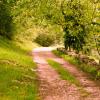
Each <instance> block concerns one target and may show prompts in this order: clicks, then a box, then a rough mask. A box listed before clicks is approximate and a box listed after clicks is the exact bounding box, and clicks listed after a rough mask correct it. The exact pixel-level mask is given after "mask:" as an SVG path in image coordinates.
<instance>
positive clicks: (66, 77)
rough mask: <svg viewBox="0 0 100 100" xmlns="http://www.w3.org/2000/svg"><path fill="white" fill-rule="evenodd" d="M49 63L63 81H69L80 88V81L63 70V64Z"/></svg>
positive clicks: (50, 61)
mask: <svg viewBox="0 0 100 100" xmlns="http://www.w3.org/2000/svg"><path fill="white" fill-rule="evenodd" d="M48 63H49V64H50V65H51V66H52V67H53V68H54V69H55V70H56V71H57V72H58V73H59V75H60V77H61V78H62V79H63V80H68V81H69V82H70V83H73V84H75V85H77V86H80V83H79V82H78V80H77V79H76V78H75V77H74V76H73V75H72V74H71V73H70V72H69V71H68V70H67V69H65V68H63V67H62V65H61V64H59V63H58V62H55V61H53V60H48Z"/></svg>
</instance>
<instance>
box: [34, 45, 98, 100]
mask: <svg viewBox="0 0 100 100" xmlns="http://www.w3.org/2000/svg"><path fill="white" fill-rule="evenodd" d="M54 49H56V48H51V47H49V48H46V47H45V48H37V49H35V50H34V51H33V55H34V62H36V63H37V66H38V68H37V73H38V76H39V82H40V86H39V93H40V97H41V99H42V100H100V87H98V86H96V85H95V83H94V82H93V81H91V80H89V79H88V77H87V76H86V74H84V73H83V72H80V71H79V70H77V69H76V67H75V66H73V65H71V64H69V63H68V62H66V61H64V60H63V59H62V58H59V57H56V56H55V55H54V54H53V53H52V52H51V50H54ZM47 59H52V60H54V61H57V62H59V63H60V64H62V65H63V67H64V68H65V69H67V70H69V72H70V73H71V74H73V75H74V76H75V77H76V78H77V79H78V80H79V81H80V83H81V84H82V86H83V87H84V89H85V90H86V91H87V92H89V93H91V95H89V96H88V97H84V96H83V94H82V93H80V91H79V89H78V88H77V87H76V86H75V85H73V84H70V83H69V82H68V81H65V80H62V79H61V78H60V76H59V74H58V73H57V72H56V71H55V70H54V69H53V68H52V67H51V66H49V65H48V63H47V61H46V60H47Z"/></svg>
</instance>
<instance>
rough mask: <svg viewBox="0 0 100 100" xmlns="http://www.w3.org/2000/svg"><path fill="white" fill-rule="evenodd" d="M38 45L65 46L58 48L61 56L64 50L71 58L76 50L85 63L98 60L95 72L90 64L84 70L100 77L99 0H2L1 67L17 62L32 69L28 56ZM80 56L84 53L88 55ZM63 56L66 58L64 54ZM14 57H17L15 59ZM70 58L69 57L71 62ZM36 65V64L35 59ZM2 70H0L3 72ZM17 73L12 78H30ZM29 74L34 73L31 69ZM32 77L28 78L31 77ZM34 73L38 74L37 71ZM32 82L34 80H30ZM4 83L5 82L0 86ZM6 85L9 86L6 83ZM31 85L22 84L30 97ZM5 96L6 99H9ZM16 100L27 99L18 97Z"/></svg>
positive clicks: (0, 26) (0, 27)
mask: <svg viewBox="0 0 100 100" xmlns="http://www.w3.org/2000/svg"><path fill="white" fill-rule="evenodd" d="M39 46H42V47H49V46H62V47H64V48H58V52H57V51H55V54H57V55H58V56H60V57H62V55H63V53H64V55H65V54H68V55H71V57H72V58H70V59H71V60H73V59H74V58H73V55H72V54H70V52H71V53H73V52H74V53H75V56H74V57H75V59H74V60H75V62H78V63H79V64H80V63H81V61H82V63H84V62H85V63H86V64H88V63H94V62H95V63H96V64H92V66H94V67H95V68H96V70H95V71H94V72H92V71H90V70H89V71H90V72H89V71H87V70H88V67H85V68H86V69H87V70H86V69H85V68H83V69H82V70H86V71H87V72H88V73H90V74H91V75H92V74H93V76H94V77H95V79H96V78H97V79H98V78H100V0H0V66H1V67H0V69H1V70H3V71H4V72H5V70H6V67H5V68H4V69H2V66H17V67H18V68H19V69H20V70H21V71H22V73H23V74H26V73H28V72H29V73H31V72H30V71H29V70H30V68H31V67H29V66H32V64H33V63H32V61H31V60H30V58H29V60H28V56H29V55H32V54H30V53H29V52H30V51H32V49H33V48H34V47H39ZM27 52H28V55H27ZM19 55H21V56H19ZM64 55H63V56H64ZM22 56H23V57H22ZM76 56H77V57H76ZM81 56H85V59H83V58H82V57H81ZM63 58H64V59H67V57H65V56H64V57H63ZM88 58H89V59H88ZM14 59H16V60H15V61H13V60H14ZM70 59H69V58H68V59H67V60H69V62H71V61H70ZM80 60H81V61H80ZM87 60H88V61H87ZM49 62H50V61H49ZM51 62H52V61H51ZM79 64H78V65H77V64H76V65H77V66H79ZM51 65H52V64H51ZM90 65H91V64H90ZM20 66H22V67H23V66H24V67H25V68H26V67H27V66H28V68H29V69H28V68H26V70H25V72H23V69H24V67H23V68H22V69H21V68H20ZM33 66H34V68H35V66H36V65H35V63H34V64H33ZM58 66H59V65H58ZM82 66H83V65H82ZM82 66H81V67H82ZM86 66H87V65H86ZM94 67H93V68H94ZM8 69H9V68H8ZM11 69H12V67H11ZM19 69H14V70H15V73H17V72H16V71H18V73H20V72H21V71H19ZM90 69H91V68H90ZM91 70H92V69H91ZM3 71H0V72H1V73H2V74H3ZM18 73H17V76H16V75H15V76H14V77H13V76H12V75H11V77H12V79H13V78H15V77H17V78H18V79H19V80H24V79H25V78H27V76H25V75H24V76H23V75H22V74H21V73H20V74H19V76H18ZM13 74H14V73H13ZM34 74H35V73H34ZM9 75H10V74H9V73H8V76H9ZM29 75H30V77H31V76H32V73H31V74H29ZM8 76H5V77H8ZM0 77H1V78H3V76H0ZM30 77H29V80H32V79H31V78H30ZM33 77H35V78H36V76H35V75H33ZM20 78H21V79H20ZM15 79H16V78H15ZM5 81H6V79H5ZM24 81H25V82H26V80H24ZM26 83H28V82H26ZM33 83H34V81H32V82H30V84H33ZM28 84H29V83H28ZM3 85H4V83H2V85H1V86H3ZM29 86H30V87H31V85H29ZM5 87H6V88H7V84H6V85H5ZM30 87H27V86H26V87H25V88H24V86H23V87H22V90H26V89H27V88H28V89H29V90H30V95H29V98H31V96H32V94H33V92H34V91H32V90H31V89H30ZM33 87H34V86H32V88H33ZM2 90H3V89H0V92H1V91H2ZM6 91H7V90H6ZM11 91H12V90H11ZM4 93H5V92H4ZM11 93H13V92H11ZM18 93H19V92H18ZM36 93H37V89H36V91H35V94H36ZM15 94H16V93H15ZM15 94H14V97H15ZM0 98H1V94H0ZM5 98H6V97H4V99H3V100H8V99H5ZM22 98H24V97H22ZM32 98H33V96H32ZM9 100H13V99H9ZM16 100H24V99H21V98H20V97H19V98H18V99H16ZM25 100H26V99H25ZM27 100H33V99H27ZM34 100H35V98H34ZM36 100H37V99H36Z"/></svg>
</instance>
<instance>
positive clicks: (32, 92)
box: [0, 37, 38, 100]
mask: <svg viewBox="0 0 100 100" xmlns="http://www.w3.org/2000/svg"><path fill="white" fill-rule="evenodd" d="M27 51H28V50H27ZM35 68H36V64H35V63H34V62H33V60H32V57H31V56H29V55H28V53H27V52H26V51H25V50H23V49H21V47H19V46H16V44H14V43H11V42H10V41H9V40H7V39H5V38H2V37H0V100H37V98H38V95H37V94H38V85H37V81H36V78H37V75H36V73H35V72H33V71H32V70H31V69H35Z"/></svg>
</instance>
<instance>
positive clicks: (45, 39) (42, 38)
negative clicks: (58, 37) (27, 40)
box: [35, 34, 54, 47]
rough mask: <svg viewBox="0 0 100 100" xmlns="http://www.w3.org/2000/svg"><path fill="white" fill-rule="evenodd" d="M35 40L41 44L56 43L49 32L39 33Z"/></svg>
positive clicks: (46, 45)
mask: <svg viewBox="0 0 100 100" xmlns="http://www.w3.org/2000/svg"><path fill="white" fill-rule="evenodd" d="M35 42H36V43H38V44H40V45H41V46H44V47H48V46H51V45H52V44H54V39H53V37H52V36H51V35H48V34H39V35H38V36H37V38H36V39H35Z"/></svg>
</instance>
